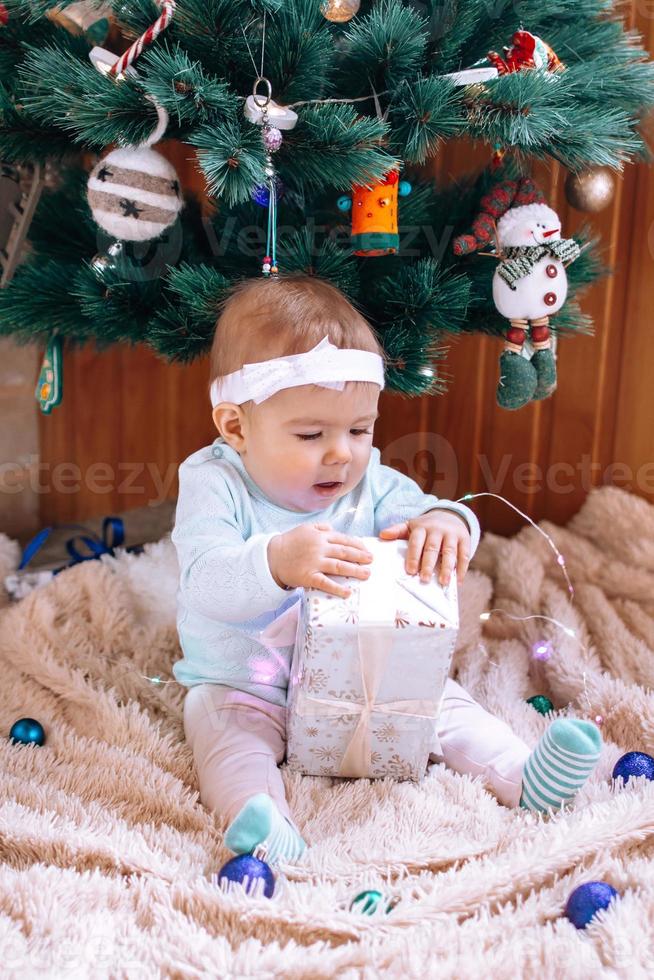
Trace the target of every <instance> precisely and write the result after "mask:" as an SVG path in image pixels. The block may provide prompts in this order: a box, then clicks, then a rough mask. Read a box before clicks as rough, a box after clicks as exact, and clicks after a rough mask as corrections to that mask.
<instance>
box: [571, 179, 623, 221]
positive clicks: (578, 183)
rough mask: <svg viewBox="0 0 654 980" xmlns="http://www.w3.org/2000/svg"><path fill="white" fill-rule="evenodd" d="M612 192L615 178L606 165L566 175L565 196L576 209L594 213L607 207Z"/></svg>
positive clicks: (611, 197) (613, 192) (612, 194)
mask: <svg viewBox="0 0 654 980" xmlns="http://www.w3.org/2000/svg"><path fill="white" fill-rule="evenodd" d="M614 194H615V178H614V176H613V174H612V172H611V171H610V170H609V169H608V167H592V168H591V169H589V170H584V171H582V172H581V173H578V174H573V173H570V174H568V176H567V177H566V181H565V196H566V199H567V201H568V204H570V205H571V206H572V207H573V208H575V209H576V210H577V211H586V212H588V213H590V214H596V213H597V212H598V211H602V210H604V208H605V207H608V205H609V204H610V203H611V201H612V200H613V196H614Z"/></svg>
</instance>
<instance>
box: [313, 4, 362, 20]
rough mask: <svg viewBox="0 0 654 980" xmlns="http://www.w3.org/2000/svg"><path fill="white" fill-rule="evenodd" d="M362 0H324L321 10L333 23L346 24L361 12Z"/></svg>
mask: <svg viewBox="0 0 654 980" xmlns="http://www.w3.org/2000/svg"><path fill="white" fill-rule="evenodd" d="M360 6H361V0H324V2H323V3H321V5H320V12H321V13H322V15H323V17H326V19H327V20H331V22H332V23H333V24H345V23H346V22H347V21H348V20H352V18H353V17H354V15H355V14H358V13H359V7H360Z"/></svg>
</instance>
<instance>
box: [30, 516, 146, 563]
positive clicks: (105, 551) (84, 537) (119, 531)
mask: <svg viewBox="0 0 654 980" xmlns="http://www.w3.org/2000/svg"><path fill="white" fill-rule="evenodd" d="M61 528H76V529H77V530H81V531H85V532H86V533H85V534H76V535H75V536H74V537H72V538H69V539H68V541H67V542H66V551H67V552H68V554H69V555H70V556H71V560H70V561H69V562H68V563H67V564H66V565H61V566H60V567H59V568H53V569H52V574H53V575H58V574H59V572H63V570H64V569H65V568H70V567H71V566H72V565H77V564H79V563H80V562H82V561H91V560H93V559H94V558H99V557H100V555H112V556H114V548H118V547H120V545H122V543H123V541H124V540H125V527H124V525H123V521H122V519H121V518H120V517H105V519H104V521H103V522H102V537H101V538H99V537H98V536H97V534H94V533H93V531H90V530H89V529H88V528H87V527H84V525H83V524H53V525H52V526H51V527H44V528H43V529H42V530H41V531H39V533H38V534H36V535H35V536H34V537H33V538H32V540H31V541H29V542H28V543H27V544H26V545H25V549H24V551H23V556H22V558H21V560H20V565H19V566H18V571H19V572H20V571H22V570H23V569H24V568H25V567H26V566H27V565H28V564H29V563H30V561H31V560H32V558H33V557H34V555H35V554H36V553H37V552H38V551H40V549H41V548H42V547H43V545H44V544H45V542H46V541H47V540H48V538H49V537H50V535H51V533H52V532H53V531H54V530H58V529H61ZM77 541H81V542H82V543H83V544H84V545H86V547H87V548H88V553H87V554H83V553H81V552H80V551H79V550H78V547H79V546H78V545H76V542H77ZM125 551H131V552H134V553H135V554H140V553H141V552H142V551H143V546H142V545H133V546H132V547H131V548H126V549H125ZM114 557H115V556H114Z"/></svg>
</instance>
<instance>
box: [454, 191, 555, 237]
mask: <svg viewBox="0 0 654 980" xmlns="http://www.w3.org/2000/svg"><path fill="white" fill-rule="evenodd" d="M545 203H546V202H545V196H544V194H543V192H542V191H541V189H540V188H539V187H538V185H537V184H536V182H535V181H534V180H532V179H531V177H521V178H520V180H504V181H502V183H500V184H497V185H496V186H495V187H494V188H493V189H492V190H491V191H489V192H488V194H485V195H484V197H482V199H481V201H480V202H479V206H480V208H481V210H480V212H479V215H478V216H477V217H476V218H475V220H474V222H473V224H472V233H471V234H469V235H459V237H458V238H455V239H454V245H453V250H454V254H455V255H468V254H470V253H471V252H476V251H477V250H478V249H480V248H482V247H483V246H484V245H488V243H489V242H490V241H491V239H492V238H493V235H494V233H495V225H496V223H497V221H498V220H499V219H500V218H501V217H502V215H504V214H506V212H507V211H509V210H510V209H512V208H518V207H522V206H523V205H525V204H545Z"/></svg>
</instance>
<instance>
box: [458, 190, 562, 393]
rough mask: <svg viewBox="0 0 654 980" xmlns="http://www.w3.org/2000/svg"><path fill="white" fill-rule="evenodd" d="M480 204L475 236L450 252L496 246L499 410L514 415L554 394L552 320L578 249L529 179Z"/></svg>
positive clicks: (468, 237) (468, 238)
mask: <svg viewBox="0 0 654 980" xmlns="http://www.w3.org/2000/svg"><path fill="white" fill-rule="evenodd" d="M481 204H482V207H483V208H484V210H483V211H482V214H481V215H480V216H479V218H478V219H477V221H476V222H475V225H473V232H474V234H473V235H472V236H461V238H459V239H457V240H456V242H455V248H454V250H455V253H456V254H465V253H466V252H467V251H473V250H476V248H478V247H480V246H481V245H482V244H484V243H485V241H490V239H491V237H494V239H495V245H496V251H495V255H496V257H497V258H498V259H499V260H500V261H499V264H498V266H497V268H496V270H495V273H494V275H493V283H492V288H493V300H494V302H495V306H496V307H497V310H498V312H499V313H501V314H502V316H504V317H506V319H507V320H508V321H509V324H510V326H509V328H508V330H507V333H506V340H505V343H504V350H503V352H502V354H501V357H500V379H499V383H498V387H497V403H498V405H500V407H501V408H506V409H517V408H522V406H523V405H526V404H528V402H530V401H537V400H539V399H542V398H547V397H548V396H549V395H551V394H552V392H553V391H554V390H555V388H556V362H555V360H554V352H553V349H552V337H551V335H550V328H549V323H550V316H552V315H553V314H555V313H557V312H558V311H559V310H560V309H561V307H562V306H563V304H564V303H565V301H566V298H567V295H568V277H567V274H566V271H565V270H566V266H567V265H569V264H570V263H571V262H574V261H575V259H577V258H578V257H579V254H580V249H579V245H578V244H577V242H576V241H574V239H562V238H561V222H560V220H559V216H558V215H557V213H556V211H554V210H553V209H552V208H551V207H549V206H548V205H547V204H546V203H545V201H544V199H543V196H542V193H541V192H540V191H539V190H538V188H537V187H536V185H535V184H534V183H533V181H531V180H529V179H528V178H524V179H523V180H521V181H518V182H515V181H507V182H505V184H503V185H501V186H500V187H499V188H497V189H496V191H495V192H494V193H491V194H489V195H487V196H486V198H484V199H482V202H481ZM507 205H508V206H507ZM480 239H481V240H480ZM471 242H472V243H474V244H471ZM457 243H458V247H457ZM528 337H529V340H530V343H531V347H532V349H533V354H532V355H531V357H529V358H528V357H525V356H524V354H523V344H524V343H525V341H526V340H527V338H528Z"/></svg>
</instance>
